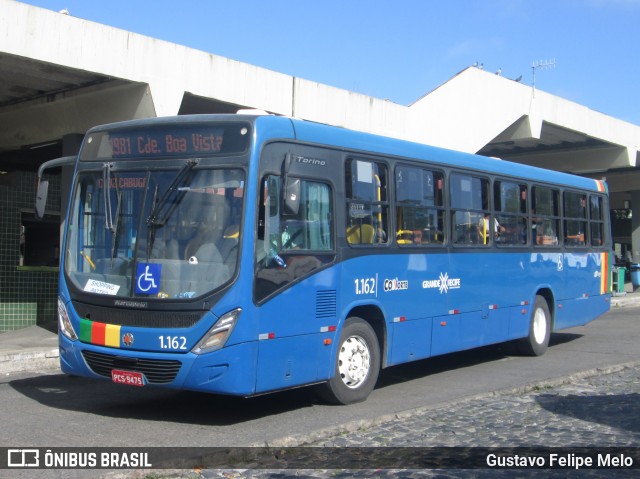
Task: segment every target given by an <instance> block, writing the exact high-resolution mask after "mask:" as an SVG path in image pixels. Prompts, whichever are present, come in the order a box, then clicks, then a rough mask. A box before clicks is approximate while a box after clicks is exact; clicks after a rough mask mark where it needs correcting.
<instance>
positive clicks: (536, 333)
mask: <svg viewBox="0 0 640 479" xmlns="http://www.w3.org/2000/svg"><path fill="white" fill-rule="evenodd" d="M546 335H547V316H546V315H545V314H544V311H543V310H542V308H538V309H536V312H535V314H534V316H533V338H534V339H535V341H536V343H538V344H542V343H544V338H545V337H546Z"/></svg>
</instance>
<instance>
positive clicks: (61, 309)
mask: <svg viewBox="0 0 640 479" xmlns="http://www.w3.org/2000/svg"><path fill="white" fill-rule="evenodd" d="M58 329H59V330H60V332H62V334H64V335H65V336H66V337H67V338H69V339H70V340H71V341H75V340H77V339H78V336H77V335H76V332H75V331H74V330H73V326H72V325H71V321H70V320H69V315H68V314H67V308H66V307H65V305H64V303H63V302H62V300H61V299H60V298H59V297H58Z"/></svg>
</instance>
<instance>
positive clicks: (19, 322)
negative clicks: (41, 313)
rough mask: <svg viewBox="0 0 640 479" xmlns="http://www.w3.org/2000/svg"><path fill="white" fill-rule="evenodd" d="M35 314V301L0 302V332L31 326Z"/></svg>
mask: <svg viewBox="0 0 640 479" xmlns="http://www.w3.org/2000/svg"><path fill="white" fill-rule="evenodd" d="M37 316H38V305H37V304H36V303H0V318H2V319H1V320H0V332H2V331H12V330H14V329H20V328H26V327H27V326H33V325H34V324H36V322H37Z"/></svg>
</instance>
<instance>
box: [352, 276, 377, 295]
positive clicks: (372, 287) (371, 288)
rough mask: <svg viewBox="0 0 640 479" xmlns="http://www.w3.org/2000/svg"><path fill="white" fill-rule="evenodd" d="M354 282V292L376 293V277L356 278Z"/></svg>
mask: <svg viewBox="0 0 640 479" xmlns="http://www.w3.org/2000/svg"><path fill="white" fill-rule="evenodd" d="M354 283H355V285H356V294H376V278H358V279H356V280H355V281H354Z"/></svg>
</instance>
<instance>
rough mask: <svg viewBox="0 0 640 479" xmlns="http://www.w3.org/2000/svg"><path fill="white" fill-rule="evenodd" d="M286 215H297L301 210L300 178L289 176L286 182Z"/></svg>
mask: <svg viewBox="0 0 640 479" xmlns="http://www.w3.org/2000/svg"><path fill="white" fill-rule="evenodd" d="M283 193H284V194H283V196H284V211H283V213H284V214H285V215H291V216H295V215H297V214H298V211H299V210H300V178H291V177H287V178H286V181H285V184H284V191H283Z"/></svg>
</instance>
